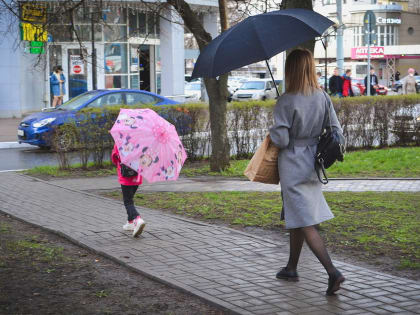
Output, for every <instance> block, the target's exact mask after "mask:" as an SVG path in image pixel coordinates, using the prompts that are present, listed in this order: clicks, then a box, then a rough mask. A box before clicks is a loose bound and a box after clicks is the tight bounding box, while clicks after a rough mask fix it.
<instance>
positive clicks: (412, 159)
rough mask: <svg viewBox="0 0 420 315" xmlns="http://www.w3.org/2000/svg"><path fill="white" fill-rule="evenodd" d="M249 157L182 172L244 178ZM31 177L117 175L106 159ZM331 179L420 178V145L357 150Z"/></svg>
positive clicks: (36, 171)
mask: <svg viewBox="0 0 420 315" xmlns="http://www.w3.org/2000/svg"><path fill="white" fill-rule="evenodd" d="M248 163H249V160H232V161H231V166H230V167H229V169H227V170H226V171H224V172H222V173H212V172H210V168H209V164H208V163H207V162H206V161H201V162H198V163H189V162H187V163H186V164H185V165H184V167H183V169H182V171H181V175H184V176H188V177H194V176H225V177H244V175H243V173H244V170H245V168H246V166H247V165H248ZM25 173H26V174H28V175H32V176H45V177H69V176H107V175H113V174H115V167H114V166H113V165H112V164H111V163H110V162H105V168H103V169H95V168H94V167H93V166H92V163H90V164H89V166H88V169H87V170H82V169H81V168H80V165H78V164H76V165H73V166H72V167H71V169H70V170H60V169H59V168H58V167H57V166H38V167H35V168H32V169H30V170H27V171H25ZM327 174H328V176H329V177H330V178H334V177H346V178H355V177H388V178H392V177H405V178H413V177H418V178H420V147H410V148H391V149H379V150H364V151H355V152H350V153H348V154H346V156H345V158H344V162H343V163H340V162H338V163H335V164H334V165H333V166H332V167H330V168H329V169H328V170H327Z"/></svg>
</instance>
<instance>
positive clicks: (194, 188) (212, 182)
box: [51, 176, 420, 192]
mask: <svg viewBox="0 0 420 315" xmlns="http://www.w3.org/2000/svg"><path fill="white" fill-rule="evenodd" d="M51 182H52V183H55V184H57V185H60V186H64V187H68V188H72V189H79V190H85V191H90V190H102V189H118V188H120V186H119V184H118V180H117V177H116V176H108V177H100V178H99V177H97V178H71V179H57V180H51ZM141 189H142V190H143V191H170V192H177V191H178V192H185V191H190V192H200V191H263V192H264V191H265V192H270V191H280V186H279V185H267V184H261V183H253V182H250V181H247V180H241V179H229V178H221V177H195V178H180V179H179V180H178V181H176V182H162V183H154V184H153V185H149V184H144V185H142V187H141ZM323 190H324V191H412V192H416V191H420V180H382V179H380V180H331V181H330V182H329V183H328V184H327V185H324V186H323Z"/></svg>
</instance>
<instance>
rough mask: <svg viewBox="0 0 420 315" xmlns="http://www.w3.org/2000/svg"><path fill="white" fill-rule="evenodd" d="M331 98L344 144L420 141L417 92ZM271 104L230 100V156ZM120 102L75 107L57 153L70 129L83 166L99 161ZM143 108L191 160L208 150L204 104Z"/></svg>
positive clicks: (266, 122) (241, 149) (251, 139)
mask: <svg viewBox="0 0 420 315" xmlns="http://www.w3.org/2000/svg"><path fill="white" fill-rule="evenodd" d="M332 100H333V104H334V108H335V110H336V112H337V116H338V119H339V121H340V123H341V125H342V127H343V132H344V135H345V136H346V139H347V148H348V149H356V148H372V147H383V146H392V145H399V146H401V145H413V144H414V145H420V128H419V127H420V121H417V117H419V116H420V95H416V94H415V95H395V96H362V97H353V98H341V99H339V98H333V99H332ZM274 106H275V101H274V100H270V101H249V102H232V103H230V104H229V106H228V119H227V121H228V126H227V127H228V132H229V139H230V145H231V153H232V155H235V156H237V157H247V156H250V155H252V154H253V153H254V152H255V150H256V148H257V146H258V145H259V144H260V142H261V141H262V139H264V137H265V135H266V134H267V132H268V129H269V128H270V127H271V126H272V124H273V108H274ZM122 107H125V108H128V107H127V106H113V107H107V108H104V109H88V110H82V111H80V112H79V113H77V114H76V118H75V119H74V121H71V122H68V123H67V124H64V125H62V126H59V127H58V128H57V129H56V131H55V136H54V137H53V144H54V145H53V146H54V148H55V149H56V151H57V152H58V153H59V154H62V153H63V152H67V151H68V150H69V148H67V149H64V150H63V149H62V148H60V146H59V143H60V142H59V140H60V137H59V136H60V135H61V134H63V133H71V134H72V137H73V146H72V148H71V149H77V150H78V151H79V155H80V160H81V163H82V165H87V160H88V158H89V156H90V155H91V154H93V157H94V161H95V164H97V165H98V166H100V165H101V164H102V161H103V156H104V154H105V151H106V150H109V149H110V148H112V145H113V140H112V138H111V137H110V135H109V133H108V130H109V129H111V127H112V125H113V123H114V121H115V120H116V118H117V116H118V113H119V110H120V108H122ZM143 108H152V109H153V110H155V111H156V112H157V113H158V114H159V115H161V116H162V117H163V118H165V119H167V120H168V121H169V122H171V123H172V124H174V125H175V127H176V128H177V130H178V133H179V134H180V135H181V138H182V141H183V143H184V146H185V149H186V151H187V153H188V156H189V158H190V159H200V158H203V157H206V156H209V155H210V153H211V139H210V137H211V134H210V121H209V111H208V105H207V104H204V103H188V104H183V105H177V106H143ZM419 119H420V118H419ZM77 122H78V123H77ZM81 122H82V123H81ZM76 124H77V126H76ZM65 130H67V131H65ZM65 164H66V163H64V164H63V166H64V167H65V166H66V165H65Z"/></svg>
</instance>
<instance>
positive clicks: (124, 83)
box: [105, 75, 128, 89]
mask: <svg viewBox="0 0 420 315" xmlns="http://www.w3.org/2000/svg"><path fill="white" fill-rule="evenodd" d="M105 88H106V89H127V88H128V75H105Z"/></svg>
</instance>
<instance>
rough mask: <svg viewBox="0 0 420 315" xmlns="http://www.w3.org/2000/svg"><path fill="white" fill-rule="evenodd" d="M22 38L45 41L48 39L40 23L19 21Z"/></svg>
mask: <svg viewBox="0 0 420 315" xmlns="http://www.w3.org/2000/svg"><path fill="white" fill-rule="evenodd" d="M20 26H21V29H22V33H21V34H22V40H28V41H36V42H46V41H48V33H47V31H46V30H45V29H44V28H43V26H42V25H36V24H30V23H21V24H20Z"/></svg>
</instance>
